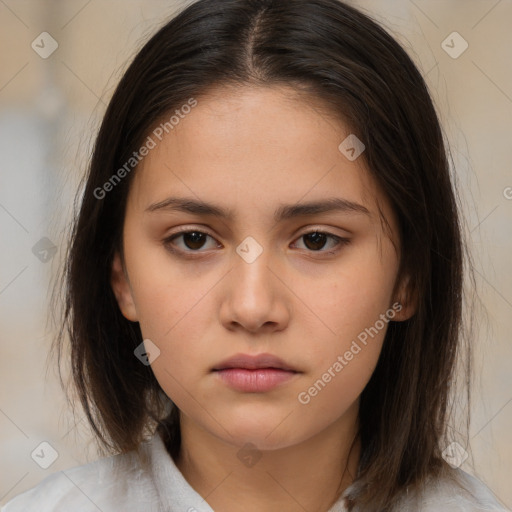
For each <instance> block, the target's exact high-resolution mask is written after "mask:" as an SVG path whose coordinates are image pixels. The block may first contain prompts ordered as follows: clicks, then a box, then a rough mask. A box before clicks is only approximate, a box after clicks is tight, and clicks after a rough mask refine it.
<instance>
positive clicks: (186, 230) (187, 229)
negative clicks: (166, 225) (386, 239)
mask: <svg viewBox="0 0 512 512" xmlns="http://www.w3.org/2000/svg"><path fill="white" fill-rule="evenodd" d="M193 232H198V233H203V234H205V235H208V236H211V237H212V238H213V239H215V240H217V238H216V237H215V235H213V234H212V233H211V232H209V231H208V230H207V229H206V228H204V227H200V228H194V227H185V228H183V229H179V230H178V231H175V232H174V233H172V234H170V235H168V236H166V237H165V238H166V239H170V238H173V237H177V236H178V235H182V234H186V233H193ZM315 232H320V233H324V234H326V235H329V236H333V237H337V238H347V237H346V236H344V235H339V234H335V233H332V232H331V231H330V230H329V228H323V227H320V226H311V227H308V228H305V230H304V231H300V232H299V233H297V234H296V235H295V236H296V237H301V236H304V235H307V234H309V233H315ZM217 241H218V240H217Z"/></svg>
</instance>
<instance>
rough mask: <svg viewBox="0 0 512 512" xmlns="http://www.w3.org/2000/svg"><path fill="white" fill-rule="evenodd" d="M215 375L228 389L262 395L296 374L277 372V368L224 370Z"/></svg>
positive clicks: (284, 371) (283, 371)
mask: <svg viewBox="0 0 512 512" xmlns="http://www.w3.org/2000/svg"><path fill="white" fill-rule="evenodd" d="M215 373H217V374H218V375H219V377H220V378H221V379H222V380H223V381H224V382H225V383H226V384H227V385H228V386H230V387H232V388H234V389H236V390H237V391H244V392H246V393H263V392H265V391H270V390H272V389H274V388H276V387H277V386H279V385H280V384H283V383H284V382H287V381H289V380H290V379H291V378H293V377H294V376H295V375H297V372H291V371H286V370H279V369H277V368H259V369H256V370H247V369H245V368H226V369H225V370H217V371H216V372H215Z"/></svg>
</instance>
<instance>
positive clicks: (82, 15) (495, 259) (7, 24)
mask: <svg viewBox="0 0 512 512" xmlns="http://www.w3.org/2000/svg"><path fill="white" fill-rule="evenodd" d="M350 3H352V4H353V5H355V6H357V7H359V8H361V9H362V10H363V11H365V12H366V13H368V14H370V15H371V16H373V17H374V19H376V20H377V21H379V22H381V23H382V24H383V25H384V26H385V27H386V28H387V29H388V30H390V31H391V32H392V33H393V34H394V35H395V36H396V37H397V38H398V39H399V40H400V41H401V42H402V43H403V44H404V45H405V46H406V47H407V49H408V51H409V53H410V55H411V56H412V57H413V59H414V60H415V62H416V63H417V64H418V66H419V67H420V69H421V70H422V71H423V72H424V75H425V76H426V78H427V81H428V84H429V86H430V88H431V91H432V94H433V97H434V100H435V102H436V104H437V106H438V109H439V112H440V115H441V118H442V121H443V124H444V130H445V133H446V136H447V138H448V140H449V141H450V143H451V149H452V154H453V158H454V160H455V166H456V167H455V168H456V172H457V179H458V183H459V188H460V192H461V194H462V196H463V197H462V199H463V202H464V205H465V206H464V208H465V215H466V223H467V233H468V237H469V239H470V241H471V249H472V251H473V254H474V260H475V266H476V276H477V285H478V293H479V295H480V297H481V299H482V300H483V302H484V304H485V307H486V309H487V312H488V317H487V320H485V319H484V318H482V319H480V318H479V319H477V321H478V324H479V325H480V326H481V329H480V336H479V337H478V342H477V347H476V357H475V363H476V364H475V370H476V377H477V381H476V388H475V394H474V408H473V421H472V427H471V431H470V443H471V446H472V448H473V455H474V462H475V467H476V468H477V470H478V472H477V475H478V476H479V478H481V479H482V480H483V481H484V482H486V483H487V484H488V485H489V486H490V487H491V488H492V489H493V490H494V492H495V494H496V495H497V496H498V497H499V498H500V499H501V500H502V501H503V502H504V503H505V504H506V505H507V506H508V507H509V508H510V507H512V486H510V475H511V474H512V437H511V432H512V385H511V384H512V374H511V371H510V362H511V361H512V344H511V343H510V333H511V332H512V272H510V267H509V264H510V259H509V258H510V254H511V249H512V228H511V225H512V172H511V171H512V166H511V162H512V143H511V139H512V137H511V136H512V67H511V66H510V63H511V61H512V31H511V27H512V0H499V1H498V0H492V1H491V0H465V1H462V0H451V1H441V0H414V1H413V0H395V1H393V2H388V1H384V0H353V1H351V2H350ZM184 4H185V3H184V2H178V1H174V2H173V1H171V0H168V1H162V0H144V1H143V0H130V1H127V0H125V1H123V2H121V1H114V0H109V1H99V0H68V1H64V0H61V1H59V0H45V1H42V0H0V43H1V48H2V50H1V53H0V56H1V57H0V59H1V60H0V134H1V136H0V154H1V155H2V158H1V161H0V229H1V237H0V239H1V240H2V246H1V251H0V336H1V338H0V344H1V347H0V350H1V352H0V354H1V359H0V365H1V366H0V383H1V393H0V431H1V433H2V437H1V442H0V454H1V461H0V475H1V479H0V503H2V504H3V503H5V502H6V501H8V500H9V499H11V498H12V497H14V496H15V495H16V494H19V493H20V492H22V491H24V490H26V489H28V488H30V487H32V486H34V485H35V484H37V483H38V482H40V481H41V480H42V479H43V478H45V477H46V476H47V475H48V474H50V473H52V472H54V471H58V470H60V469H66V468H69V467H71V466H74V465H78V464H83V463H85V462H88V461H91V460H94V458H95V457H96V452H95V449H94V445H93V444H92V443H91V435H90V432H89V431H88V429H87V427H86V422H85V421H81V419H82V416H81V414H80V411H79V413H78V417H77V418H76V420H77V422H78V425H75V423H74V420H73V418H72V416H71V414H70V410H69V407H68V406H67V405H66V402H65V399H64V394H63V392H62V391H61V389H60V387H59V384H58V380H57V377H56V371H55V369H54V365H50V366H49V370H48V372H47V371H46V357H47V353H48V348H49V346H50V342H51V340H52V337H53V336H54V335H55V329H54V326H53V325H52V324H51V323H50V317H49V313H48V302H49V298H50V291H51V285H52V284H53V282H54V279H55V276H56V272H57V270H58V268H59V266H60V265H61V263H62V257H63V255H64V248H65V239H64V236H65V234H66V231H65V229H66V227H67V225H68V223H69V221H70V218H71V212H72V203H73V199H74V194H75V190H76V188H77V186H78V182H79V179H80V177H81V175H82V173H83V169H84V165H85V162H86V159H87V154H88V152H89V151H90V145H91V142H92V140H93V137H94V133H95V130H96V129H97V127H98V123H99V121H100V119H101V115H102V113H103V111H104V109H105V105H106V103H107V102H108V99H109V98H110V95H111V94H112V92H113V88H114V87H115V85H116V83H117V81H118V79H119V77H120V75H121V73H122V71H123V70H124V69H125V67H126V66H127V64H128V61H129V59H131V57H132V56H133V55H134V54H135V52H136V51H137V50H138V49H139V48H140V47H141V45H142V44H143V43H144V41H145V40H146V39H147V38H148V37H149V36H150V35H151V34H152V33H153V32H155V31H156V29H157V28H158V27H160V26H161V25H162V24H163V23H164V22H165V21H166V20H167V19H168V18H169V17H170V16H172V14H173V13H174V12H175V11H176V10H178V9H180V8H181V7H182V6H183V5H184ZM42 32H48V33H49V34H50V35H51V37H52V38H53V39H54V40H55V42H53V41H52V39H50V38H49V37H48V36H46V35H43V36H40V34H41V33H42ZM453 32H457V33H458V34H453ZM42 37H43V38H44V44H43V43H41V38H42ZM33 41H34V49H33V48H32V46H31V44H32V42H33ZM443 41H444V43H443ZM466 43H467V45H468V46H467V48H466V49H465V50H464V48H465V46H466ZM37 45H38V46H37ZM52 45H54V46H55V45H58V46H57V48H56V50H55V51H54V52H53V53H52V54H51V55H49V56H47V55H44V54H45V52H49V51H50V50H51V49H52ZM463 50H464V51H463ZM459 54H460V55H459ZM44 56H46V58H43V57H44ZM42 442H48V443H50V445H51V446H52V447H53V448H54V450H55V451H56V454H55V455H56V456H57V455H58V456H57V458H56V460H55V461H54V462H53V464H52V465H51V466H49V467H48V468H47V469H44V468H42V467H40V465H38V464H36V462H35V460H37V453H39V452H40V450H41V447H40V443H42ZM43 448H44V445H43ZM34 450H36V451H35V452H34ZM32 453H34V454H35V455H34V458H32V457H31V454H32ZM46 453H48V452H46ZM52 453H53V452H52ZM470 460H471V459H468V460H467V461H466V462H464V464H463V465H462V468H463V469H465V470H466V471H468V472H471V473H474V472H473V470H472V468H471V467H470V466H469V462H470Z"/></svg>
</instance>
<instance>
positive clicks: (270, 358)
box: [213, 354, 298, 372]
mask: <svg viewBox="0 0 512 512" xmlns="http://www.w3.org/2000/svg"><path fill="white" fill-rule="evenodd" d="M227 368H243V369H247V370H256V369H259V368H276V369H280V370H287V371H292V372H298V370H296V369H295V368H293V367H292V366H290V365H288V364H286V363H285V362H284V361H283V360H282V359H279V357H277V356H274V355H272V354H258V355H256V356H251V355H249V354H236V355H234V356H232V357H230V358H229V359H226V360H224V361H222V362H221V363H219V364H218V365H216V366H215V367H214V368H213V370H214V371H215V370H225V369H227Z"/></svg>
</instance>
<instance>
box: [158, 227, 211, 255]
mask: <svg viewBox="0 0 512 512" xmlns="http://www.w3.org/2000/svg"><path fill="white" fill-rule="evenodd" d="M209 238H211V239H212V240H214V238H213V237H212V236H210V235H209V234H208V233H204V232H203V231H198V230H189V231H182V232H181V233H175V234H174V235H172V236H170V237H168V238H166V239H165V240H164V241H163V244H164V246H165V247H166V248H167V249H169V250H170V251H172V252H183V253H193V252H202V251H200V249H203V248H204V246H205V243H206V242H207V240H208V239H209ZM179 239H182V243H181V244H178V243H177V242H176V241H177V240H179ZM214 247H218V245H216V244H214Z"/></svg>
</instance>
